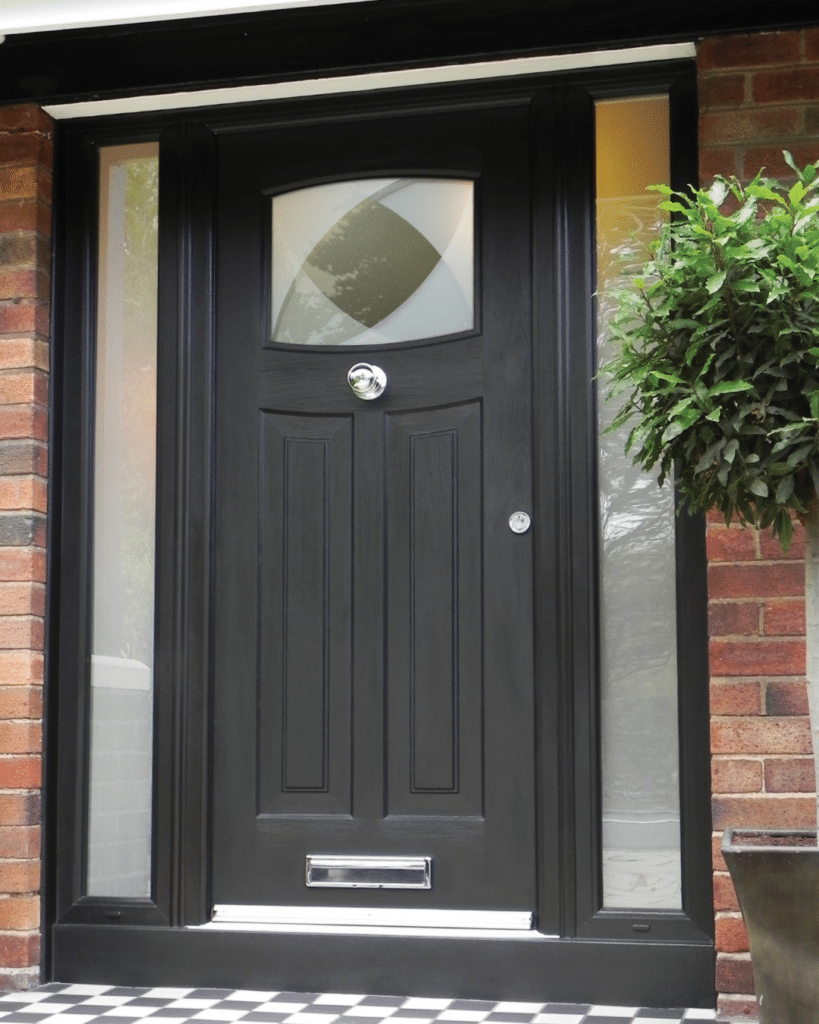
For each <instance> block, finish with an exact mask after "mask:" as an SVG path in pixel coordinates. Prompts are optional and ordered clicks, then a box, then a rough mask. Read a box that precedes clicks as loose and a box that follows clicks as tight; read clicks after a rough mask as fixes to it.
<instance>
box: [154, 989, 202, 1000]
mask: <svg viewBox="0 0 819 1024" xmlns="http://www.w3.org/2000/svg"><path fill="white" fill-rule="evenodd" d="M195 991H196V989H193V988H149V989H148V991H147V992H145V993H144V995H146V996H150V997H151V999H184V998H185V996H186V995H188V994H189V993H190V992H195ZM140 998H141V997H140Z"/></svg>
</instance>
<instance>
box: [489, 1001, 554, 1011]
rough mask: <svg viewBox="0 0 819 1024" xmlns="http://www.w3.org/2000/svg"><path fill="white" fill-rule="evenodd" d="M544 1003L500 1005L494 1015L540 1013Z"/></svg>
mask: <svg viewBox="0 0 819 1024" xmlns="http://www.w3.org/2000/svg"><path fill="white" fill-rule="evenodd" d="M544 1005H545V1004H544V1003H498V1004H497V1006H496V1007H495V1009H494V1010H493V1011H492V1012H493V1013H540V1011H541V1010H542V1009H543V1007H544Z"/></svg>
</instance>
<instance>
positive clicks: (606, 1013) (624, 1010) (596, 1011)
mask: <svg viewBox="0 0 819 1024" xmlns="http://www.w3.org/2000/svg"><path fill="white" fill-rule="evenodd" d="M639 1009H640V1007H639V1006H593V1007H592V1008H591V1009H590V1010H589V1016H590V1017H592V1018H594V1017H633V1016H634V1014H635V1013H636V1012H637V1011H638V1010H639ZM592 1024H593V1022H592Z"/></svg>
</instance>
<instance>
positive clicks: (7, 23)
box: [0, 0, 374, 41]
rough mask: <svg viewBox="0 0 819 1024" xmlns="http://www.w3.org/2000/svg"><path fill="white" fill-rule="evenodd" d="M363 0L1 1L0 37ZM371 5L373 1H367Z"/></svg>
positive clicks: (359, 1)
mask: <svg viewBox="0 0 819 1024" xmlns="http://www.w3.org/2000/svg"><path fill="white" fill-rule="evenodd" d="M362 2H365V0H210V2H208V0H0V34H1V35H0V41H2V35H12V34H19V33H23V32H54V31H56V30H60V29H67V28H93V27H95V26H98V25H130V24H137V23H139V22H146V21H170V20H172V19H176V18H207V17H215V16H216V15H218V14H252V13H254V12H257V11H275V10H279V9H281V8H283V7H316V6H318V5H321V4H337V3H362ZM367 2H370V3H372V2H374V0H367Z"/></svg>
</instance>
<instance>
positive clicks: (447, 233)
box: [271, 178, 474, 345]
mask: <svg viewBox="0 0 819 1024" xmlns="http://www.w3.org/2000/svg"><path fill="white" fill-rule="evenodd" d="M472 192H473V184H472V182H471V181H454V180H448V179H431V178H427V179H423V180H419V179H417V178H370V179H365V180H361V181H341V182H335V183H333V184H331V185H317V186H315V187H313V188H303V189H298V190H297V191H295V192H288V193H286V194H285V195H280V196H276V197H275V198H274V199H273V223H272V231H273V245H272V254H273V258H272V316H271V323H272V340H273V341H274V342H284V343H287V344H290V345H384V344H391V343H393V342H399V341H412V340H416V339H419V338H434V337H440V336H441V335H445V334H455V333H458V332H460V331H468V330H471V328H472V327H473V325H474V312H473V293H474V284H473V213H472V210H473V196H472Z"/></svg>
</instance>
